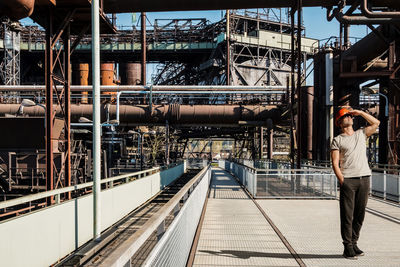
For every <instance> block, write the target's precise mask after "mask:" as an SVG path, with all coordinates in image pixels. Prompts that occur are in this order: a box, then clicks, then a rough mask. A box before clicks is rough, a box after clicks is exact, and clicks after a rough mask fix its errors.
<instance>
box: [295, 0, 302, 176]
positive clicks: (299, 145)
mask: <svg viewBox="0 0 400 267" xmlns="http://www.w3.org/2000/svg"><path fill="white" fill-rule="evenodd" d="M302 5H303V3H302V0H297V131H296V132H297V168H298V169H301V156H302V155H301V152H302V143H303V142H302V140H301V139H302V137H301V136H302V127H301V126H302V125H301V111H302V110H301V108H302V107H301V102H302V101H301V59H302V54H301V19H302Z"/></svg>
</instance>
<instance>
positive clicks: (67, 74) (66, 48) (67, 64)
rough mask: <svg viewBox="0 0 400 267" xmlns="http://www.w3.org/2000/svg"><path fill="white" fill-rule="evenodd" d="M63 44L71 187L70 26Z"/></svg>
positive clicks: (67, 173) (67, 174) (67, 171)
mask: <svg viewBox="0 0 400 267" xmlns="http://www.w3.org/2000/svg"><path fill="white" fill-rule="evenodd" d="M63 43H64V56H65V62H64V74H65V77H64V78H65V84H64V90H65V91H64V95H65V96H64V101H65V102H64V105H65V113H64V122H65V123H64V127H65V128H64V129H65V137H64V138H65V163H64V169H65V186H71V40H70V26H69V23H68V26H67V29H66V32H65V33H64V38H63ZM66 198H67V199H71V192H68V194H67V195H66Z"/></svg>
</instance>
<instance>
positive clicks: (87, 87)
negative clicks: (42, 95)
mask: <svg viewBox="0 0 400 267" xmlns="http://www.w3.org/2000/svg"><path fill="white" fill-rule="evenodd" d="M100 88H101V89H102V90H121V91H127V90H138V91H141V90H147V91H150V86H147V85H102V86H100ZM45 89H46V88H45V86H44V85H0V91H13V90H21V91H29V90H32V91H36V90H43V91H44V90H45ZM57 89H59V90H62V86H61V85H58V86H57ZM91 89H92V86H91V85H71V90H72V91H76V90H79V91H89V90H91ZM160 90H178V91H179V90H210V91H212V90H245V91H252V90H260V91H263V90H286V87H285V86H247V85H246V86H231V85H229V86H228V85H153V92H154V91H160Z"/></svg>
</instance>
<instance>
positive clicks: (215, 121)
mask: <svg viewBox="0 0 400 267" xmlns="http://www.w3.org/2000/svg"><path fill="white" fill-rule="evenodd" d="M19 107H20V105H19V104H0V116H6V114H11V115H14V114H17V112H18V108H19ZM116 110H117V107H116V105H111V106H110V108H109V116H110V118H111V119H113V118H115V117H116V116H117V114H116ZM119 110H120V112H119V122H120V125H138V124H142V125H146V124H154V125H165V122H166V121H168V123H169V124H170V125H173V124H179V125H203V126H207V125H209V126H227V125H235V126H237V125H239V121H259V122H263V124H265V125H266V124H267V121H268V119H271V120H272V121H273V122H274V124H276V123H277V122H278V121H279V120H280V118H281V111H280V110H279V109H277V108H276V107H275V106H256V105H246V106H240V105H214V106H210V105H153V106H152V110H151V112H149V106H148V105H140V106H129V105H121V106H120V107H119ZM92 113H93V108H92V105H83V104H81V105H71V121H73V122H78V120H79V118H81V117H85V118H87V119H91V118H92ZM24 115H25V116H29V117H43V116H44V111H43V108H41V107H37V106H34V107H25V108H24ZM58 115H61V109H60V108H59V107H58V108H57V111H56V116H58ZM101 118H102V121H106V119H107V109H106V107H105V106H103V107H102V108H101Z"/></svg>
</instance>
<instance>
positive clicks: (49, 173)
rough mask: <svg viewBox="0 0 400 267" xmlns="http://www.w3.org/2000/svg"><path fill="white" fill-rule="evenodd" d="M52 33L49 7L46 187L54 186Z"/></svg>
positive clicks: (46, 68) (48, 202) (47, 30)
mask: <svg viewBox="0 0 400 267" xmlns="http://www.w3.org/2000/svg"><path fill="white" fill-rule="evenodd" d="M52 35H53V12H52V9H51V8H49V13H48V16H47V27H46V63H45V70H46V75H45V84H46V189H47V190H53V188H54V177H53V175H54V173H53V142H52V136H53V79H52V73H53V71H52V69H53V51H52V49H51V40H52ZM51 203H53V197H49V198H48V199H47V204H48V205H50V204H51Z"/></svg>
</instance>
